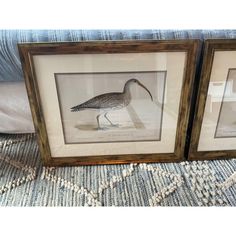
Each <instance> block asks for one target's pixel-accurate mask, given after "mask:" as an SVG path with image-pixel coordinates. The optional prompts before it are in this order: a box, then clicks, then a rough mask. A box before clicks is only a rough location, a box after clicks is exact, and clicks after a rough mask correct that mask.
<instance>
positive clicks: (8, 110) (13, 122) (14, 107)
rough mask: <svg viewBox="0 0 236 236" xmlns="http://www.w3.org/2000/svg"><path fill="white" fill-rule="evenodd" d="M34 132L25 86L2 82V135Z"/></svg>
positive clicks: (0, 106)
mask: <svg viewBox="0 0 236 236" xmlns="http://www.w3.org/2000/svg"><path fill="white" fill-rule="evenodd" d="M32 132H34V127H33V122H32V118H31V112H30V107H29V102H28V97H27V93H26V88H25V84H24V82H23V81H19V82H5V81H4V82H0V133H32Z"/></svg>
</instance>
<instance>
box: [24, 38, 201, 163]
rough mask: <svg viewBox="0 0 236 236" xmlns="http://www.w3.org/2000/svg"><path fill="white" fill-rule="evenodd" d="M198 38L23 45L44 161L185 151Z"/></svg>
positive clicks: (158, 157)
mask: <svg viewBox="0 0 236 236" xmlns="http://www.w3.org/2000/svg"><path fill="white" fill-rule="evenodd" d="M198 48H199V42H198V41H197V40H178V41H152V40H146V41H142V40H139V41H92V42H91V41H90V42H78V43H50V44H49V43H43V44H37V43H36V44H35V43H34V44H19V52H20V56H21V62H22V66H23V70H24V76H25V82H26V87H27V92H28V97H29V100H30V105H31V111H32V116H33V120H34V125H35V129H36V133H37V138H38V143H39V148H40V151H41V155H42V158H43V160H44V163H45V165H76V164H112V163H127V162H156V161H179V160H182V159H183V158H184V148H185V139H186V129H187V125H188V118H189V109H190V108H189V106H190V105H189V100H190V99H191V96H192V89H193V79H194V73H195V64H196V57H197V52H198Z"/></svg>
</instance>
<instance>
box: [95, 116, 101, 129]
mask: <svg viewBox="0 0 236 236" xmlns="http://www.w3.org/2000/svg"><path fill="white" fill-rule="evenodd" d="M100 115H101V114H99V115H97V117H96V119H97V123H98V129H101V127H100V123H99V117H100Z"/></svg>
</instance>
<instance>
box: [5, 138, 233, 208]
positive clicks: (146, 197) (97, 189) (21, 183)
mask: <svg viewBox="0 0 236 236" xmlns="http://www.w3.org/2000/svg"><path fill="white" fill-rule="evenodd" d="M235 205H236V159H231V160H219V161H193V162H182V163H168V164H165V163H164V164H163V163H154V164H128V165H96V166H80V167H57V168H45V167H43V166H42V163H41V160H40V155H39V151H38V146H37V143H36V140H35V136H34V134H28V135H3V134H2V135H0V206H235Z"/></svg>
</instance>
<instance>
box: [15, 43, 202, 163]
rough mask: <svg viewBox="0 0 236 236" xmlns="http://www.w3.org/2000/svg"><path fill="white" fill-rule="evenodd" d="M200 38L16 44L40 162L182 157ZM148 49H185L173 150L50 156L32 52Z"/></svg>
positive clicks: (124, 51)
mask: <svg viewBox="0 0 236 236" xmlns="http://www.w3.org/2000/svg"><path fill="white" fill-rule="evenodd" d="M199 46H200V41H199V40H170V41H164V40H163V41H156V40H145V41H144V40H138V41H89V42H79V43H75V42H73V43H70V42H65V43H27V44H19V45H18V48H19V53H20V58H21V62H22V67H23V71H24V77H25V82H26V88H27V92H28V97H29V101H30V107H31V111H32V116H33V121H34V126H35V130H36V135H37V140H38V144H39V149H40V153H41V156H42V159H43V162H44V164H45V165H47V166H65V165H88V164H118V163H129V162H172V161H181V160H184V148H185V142H186V135H187V126H188V119H189V113H190V102H189V101H191V98H192V90H193V81H194V76H195V66H196V60H197V54H198V52H199ZM144 52H145V53H147V52H186V53H187V56H186V62H185V71H184V78H183V84H182V91H181V96H180V104H179V115H178V123H177V131H176V141H175V149H174V153H164V154H161V153H158V154H131V155H106V156H89V157H83V156H79V157H52V156H51V153H50V146H49V141H48V136H47V130H46V124H45V120H44V116H43V112H42V104H41V101H40V95H39V89H38V85H37V79H36V74H35V71H34V66H33V65H34V62H33V56H34V55H56V54H64V55H65V54H88V53H89V54H98V53H101V54H103V53H144Z"/></svg>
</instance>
